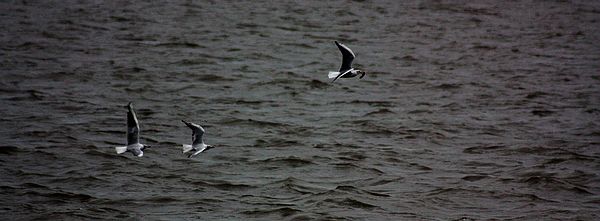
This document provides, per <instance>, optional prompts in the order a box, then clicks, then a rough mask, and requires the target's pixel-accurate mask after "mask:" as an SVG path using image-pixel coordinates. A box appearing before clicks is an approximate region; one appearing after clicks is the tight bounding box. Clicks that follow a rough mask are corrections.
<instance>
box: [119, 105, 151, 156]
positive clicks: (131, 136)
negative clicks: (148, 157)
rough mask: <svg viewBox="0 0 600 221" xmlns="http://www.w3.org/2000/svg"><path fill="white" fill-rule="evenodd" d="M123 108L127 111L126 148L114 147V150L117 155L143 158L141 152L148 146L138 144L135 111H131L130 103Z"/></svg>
mask: <svg viewBox="0 0 600 221" xmlns="http://www.w3.org/2000/svg"><path fill="white" fill-rule="evenodd" d="M125 107H126V108H128V110H129V111H128V112H127V146H123V147H115V150H116V151H117V154H122V153H125V152H131V153H132V154H133V155H134V156H137V157H141V156H144V152H143V150H144V149H146V148H149V147H150V146H148V145H144V144H140V124H139V123H138V119H137V117H136V115H135V111H133V106H132V105H131V102H129V104H127V106H125Z"/></svg>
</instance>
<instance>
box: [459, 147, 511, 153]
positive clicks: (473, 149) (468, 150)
mask: <svg viewBox="0 0 600 221" xmlns="http://www.w3.org/2000/svg"><path fill="white" fill-rule="evenodd" d="M503 148H505V146H498V145H492V146H475V147H468V148H465V149H464V150H463V153H468V154H483V153H490V152H493V151H497V150H499V149H503Z"/></svg>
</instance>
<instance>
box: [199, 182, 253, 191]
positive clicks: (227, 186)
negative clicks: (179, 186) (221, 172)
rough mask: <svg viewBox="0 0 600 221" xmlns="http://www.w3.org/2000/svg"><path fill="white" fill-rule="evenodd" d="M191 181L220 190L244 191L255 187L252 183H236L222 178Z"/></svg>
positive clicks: (200, 185)
mask: <svg viewBox="0 0 600 221" xmlns="http://www.w3.org/2000/svg"><path fill="white" fill-rule="evenodd" d="M190 183H191V184H193V185H197V186H199V187H212V188H216V189H219V190H225V191H243V190H247V189H252V188H254V186H252V185H248V184H236V183H230V182H227V181H222V180H219V181H191V182H190Z"/></svg>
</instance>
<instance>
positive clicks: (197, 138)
mask: <svg viewBox="0 0 600 221" xmlns="http://www.w3.org/2000/svg"><path fill="white" fill-rule="evenodd" d="M182 122H183V123H184V124H185V125H187V126H188V127H189V128H190V129H191V130H192V144H191V145H190V144H183V149H182V152H183V153H187V152H190V151H195V152H194V153H192V154H190V155H188V157H189V158H192V157H195V156H196V155H198V154H200V153H202V152H204V151H207V150H209V149H211V148H213V146H211V145H206V144H205V143H204V140H203V139H202V136H203V135H204V132H205V131H204V128H202V126H200V125H198V124H195V123H190V122H186V121H184V120H182Z"/></svg>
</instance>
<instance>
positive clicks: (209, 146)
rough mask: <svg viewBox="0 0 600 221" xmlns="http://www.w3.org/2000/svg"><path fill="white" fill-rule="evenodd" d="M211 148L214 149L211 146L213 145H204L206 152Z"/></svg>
mask: <svg viewBox="0 0 600 221" xmlns="http://www.w3.org/2000/svg"><path fill="white" fill-rule="evenodd" d="M212 148H215V146H213V145H206V150H210V149H212Z"/></svg>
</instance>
